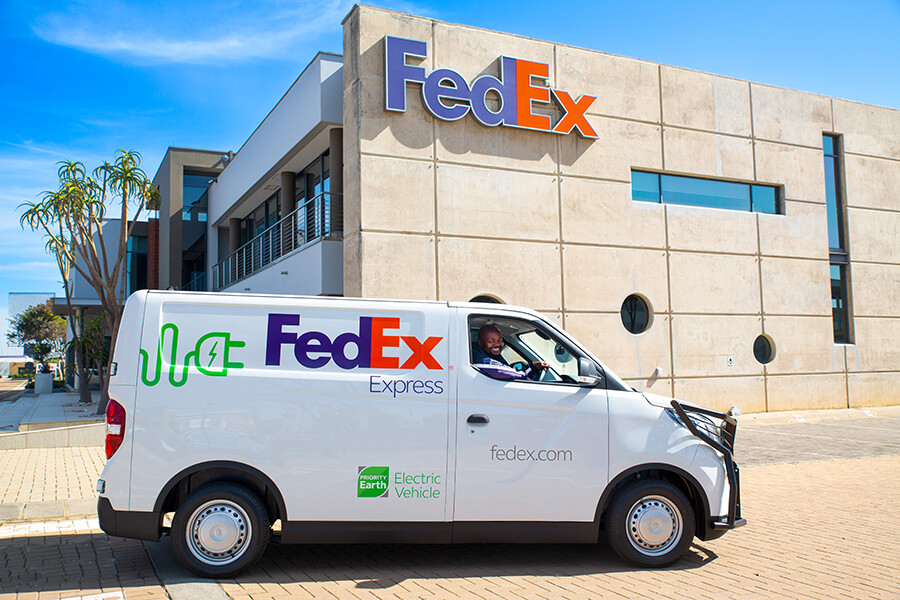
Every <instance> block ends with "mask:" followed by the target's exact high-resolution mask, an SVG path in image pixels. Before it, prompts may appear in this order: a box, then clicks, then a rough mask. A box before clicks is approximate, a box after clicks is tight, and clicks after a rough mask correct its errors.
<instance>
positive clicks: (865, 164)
mask: <svg viewBox="0 0 900 600" xmlns="http://www.w3.org/2000/svg"><path fill="white" fill-rule="evenodd" d="M844 175H845V179H846V182H847V205H848V206H861V207H867V208H879V209H887V210H900V194H898V193H897V190H900V161H895V160H883V159H878V158H868V157H865V156H854V155H852V154H845V155H844Z"/></svg>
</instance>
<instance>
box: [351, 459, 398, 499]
mask: <svg viewBox="0 0 900 600" xmlns="http://www.w3.org/2000/svg"><path fill="white" fill-rule="evenodd" d="M389 482H390V468H389V467H360V468H359V475H358V476H357V478H356V497H357V498H387V497H388V491H389V490H390V485H389Z"/></svg>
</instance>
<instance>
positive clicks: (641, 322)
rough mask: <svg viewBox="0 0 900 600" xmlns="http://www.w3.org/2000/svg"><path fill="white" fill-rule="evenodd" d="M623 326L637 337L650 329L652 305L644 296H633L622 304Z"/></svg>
mask: <svg viewBox="0 0 900 600" xmlns="http://www.w3.org/2000/svg"><path fill="white" fill-rule="evenodd" d="M621 313H622V325H624V326H625V329H627V330H628V331H630V332H631V333H633V334H635V335H637V334H639V333H643V332H645V331H647V329H649V328H650V316H651V313H650V304H649V303H648V302H647V300H646V299H645V298H644V297H643V296H639V295H637V294H631V295H630V296H628V297H627V298H625V302H623V303H622V310H621Z"/></svg>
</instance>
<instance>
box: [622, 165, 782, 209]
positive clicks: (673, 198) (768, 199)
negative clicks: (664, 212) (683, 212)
mask: <svg viewBox="0 0 900 600" xmlns="http://www.w3.org/2000/svg"><path fill="white" fill-rule="evenodd" d="M631 199H632V200H635V201H638V202H656V203H658V204H681V205H686V206H699V207H703V208H722V209H726V210H741V211H744V212H759V213H767V214H773V215H774V214H784V211H783V210H782V202H781V187H780V186H774V185H760V184H755V183H737V182H733V181H722V180H718V179H703V178H700V177H686V176H683V175H666V174H663V173H651V172H648V171H632V172H631Z"/></svg>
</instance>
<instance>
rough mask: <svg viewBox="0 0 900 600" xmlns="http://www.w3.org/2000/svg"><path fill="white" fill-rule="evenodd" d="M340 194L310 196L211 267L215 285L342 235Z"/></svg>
mask: <svg viewBox="0 0 900 600" xmlns="http://www.w3.org/2000/svg"><path fill="white" fill-rule="evenodd" d="M343 222H344V217H343V202H342V198H341V194H331V193H328V192H325V193H322V194H319V195H318V196H315V197H313V198H311V199H310V200H308V201H307V202H306V203H305V204H303V205H302V206H300V207H299V208H298V209H297V210H295V211H294V212H292V213H291V214H289V215H287V216H286V217H284V218H283V219H281V220H280V221H278V222H277V223H275V224H274V225H272V226H271V227H269V228H268V229H266V230H265V231H263V232H262V233H260V234H259V235H257V236H256V237H255V238H253V239H252V240H250V241H249V242H247V243H246V244H244V245H243V246H241V247H240V248H238V249H237V250H235V251H234V252H233V253H232V254H231V255H230V256H229V257H228V258H226V259H225V260H223V261H221V262H220V263H219V264H217V265H215V266H214V267H213V268H212V289H213V291H219V290H221V289H222V288H224V287H228V286H229V285H231V284H233V283H235V282H237V281H240V280H241V279H243V278H244V277H248V276H249V275H252V274H253V273H256V272H257V271H260V270H261V269H263V268H265V267H266V266H267V265H269V264H271V263H272V262H274V261H276V260H278V259H279V258H281V257H282V256H284V255H285V254H289V253H291V252H293V251H294V250H296V249H297V248H301V247H303V246H304V245H305V244H308V243H309V242H312V241H314V240H317V239H319V238H329V237H332V238H333V237H337V238H339V237H341V236H342V235H343V228H344V225H343Z"/></svg>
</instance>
